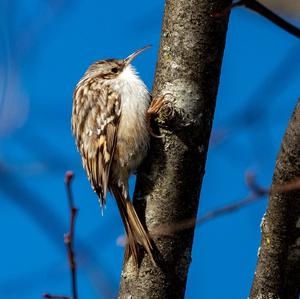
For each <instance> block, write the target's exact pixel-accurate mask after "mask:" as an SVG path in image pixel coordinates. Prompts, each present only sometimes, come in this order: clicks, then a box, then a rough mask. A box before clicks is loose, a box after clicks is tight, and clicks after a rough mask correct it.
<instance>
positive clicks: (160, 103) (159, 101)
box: [146, 93, 172, 138]
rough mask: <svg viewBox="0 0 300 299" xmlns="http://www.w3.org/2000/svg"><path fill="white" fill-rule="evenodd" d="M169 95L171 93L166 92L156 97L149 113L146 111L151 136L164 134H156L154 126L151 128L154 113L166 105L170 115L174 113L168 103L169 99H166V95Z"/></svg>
mask: <svg viewBox="0 0 300 299" xmlns="http://www.w3.org/2000/svg"><path fill="white" fill-rule="evenodd" d="M167 95H171V94H170V93H166V94H164V95H163V96H160V97H157V98H155V99H153V100H152V102H151V104H150V106H149V108H148V110H147V113H146V116H147V126H148V130H149V133H150V135H151V136H153V137H155V138H163V136H162V135H156V134H155V133H154V132H153V130H152V128H151V117H152V115H157V114H158V112H159V111H160V110H161V109H162V108H164V107H166V108H167V109H168V111H169V112H168V115H170V114H172V113H171V112H170V111H171V110H172V109H171V108H170V107H169V106H168V104H169V103H170V101H169V100H166V99H165V97H166V96H167Z"/></svg>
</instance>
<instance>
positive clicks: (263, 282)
mask: <svg viewBox="0 0 300 299" xmlns="http://www.w3.org/2000/svg"><path fill="white" fill-rule="evenodd" d="M299 178H300V101H298V104H297V106H296V108H295V110H294V113H293V115H292V117H291V119H290V122H289V125H288V128H287V130H286V132H285V135H284V138H283V140H282V143H281V148H280V151H279V154H278V157H277V160H276V166H275V170H274V175H273V181H272V188H271V193H270V197H269V204H268V208H267V212H266V214H265V215H264V217H263V220H262V224H261V230H262V240H261V245H260V250H259V257H258V262H257V266H256V273H255V276H254V281H253V285H252V289H251V295H250V298H251V299H258V298H261V299H264V298H266V299H298V298H299V294H300V190H299V184H298V189H295V188H294V189H293V188H290V191H286V190H284V188H283V187H282V188H280V186H281V185H283V186H284V185H285V184H288V183H289V184H290V183H291V182H293V181H295V180H297V179H298V180H299Z"/></svg>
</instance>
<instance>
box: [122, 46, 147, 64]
mask: <svg viewBox="0 0 300 299" xmlns="http://www.w3.org/2000/svg"><path fill="white" fill-rule="evenodd" d="M150 47H151V45H147V46H145V47H143V48H141V49H139V50H137V51H135V52H133V53H132V54H130V55H129V56H128V57H127V58H125V59H124V64H125V66H127V65H128V64H130V63H131V61H132V60H133V59H134V58H136V57H137V56H138V55H139V54H141V53H142V52H144V51H145V50H147V49H149V48H150Z"/></svg>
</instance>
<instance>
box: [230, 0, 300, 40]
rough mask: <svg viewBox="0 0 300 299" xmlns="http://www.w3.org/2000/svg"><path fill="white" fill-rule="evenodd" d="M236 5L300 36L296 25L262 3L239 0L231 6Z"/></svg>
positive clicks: (252, 0) (254, 0)
mask: <svg viewBox="0 0 300 299" xmlns="http://www.w3.org/2000/svg"><path fill="white" fill-rule="evenodd" d="M237 6H245V7H247V8H249V9H251V10H253V11H255V12H257V13H258V14H260V15H262V16H263V17H265V18H267V19H268V20H269V21H271V22H272V23H274V24H275V25H277V26H278V27H280V28H282V29H283V30H285V31H287V32H289V33H290V34H292V35H294V36H296V37H298V38H300V29H299V28H297V27H296V26H294V25H292V24H291V23H289V22H287V21H286V20H284V19H283V18H281V17H280V16H278V15H277V14H275V13H274V12H273V11H271V10H270V9H269V8H267V7H266V6H264V5H262V4H261V3H259V2H258V1H256V0H240V1H238V2H235V3H233V4H232V6H231V8H234V7H237Z"/></svg>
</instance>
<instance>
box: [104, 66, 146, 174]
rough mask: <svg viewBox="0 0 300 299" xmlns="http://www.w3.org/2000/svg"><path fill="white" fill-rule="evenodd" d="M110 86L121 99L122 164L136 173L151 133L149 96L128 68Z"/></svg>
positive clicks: (135, 74) (130, 67) (119, 139)
mask: <svg viewBox="0 0 300 299" xmlns="http://www.w3.org/2000/svg"><path fill="white" fill-rule="evenodd" d="M109 84H110V85H111V87H112V88H113V89H114V90H115V91H117V92H118V93H119V94H120V96H121V111H122V112H121V120H120V124H119V131H118V138H117V147H119V148H120V150H121V152H123V153H126V154H124V155H123V157H122V159H121V160H122V164H123V165H124V164H127V165H128V166H129V168H131V170H133V169H135V168H136V167H137V166H138V164H139V163H140V162H141V160H142V159H143V157H144V155H145V154H146V150H147V147H148V143H149V133H148V129H147V124H146V111H147V109H148V106H149V102H150V94H149V92H148V90H147V87H146V85H145V84H144V82H143V81H142V80H141V79H140V78H139V77H138V75H137V73H136V71H135V69H134V68H133V67H132V66H131V65H129V66H127V67H126V68H125V69H124V70H123V72H122V73H121V74H120V75H119V76H118V77H117V78H116V79H114V80H110V82H109Z"/></svg>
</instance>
